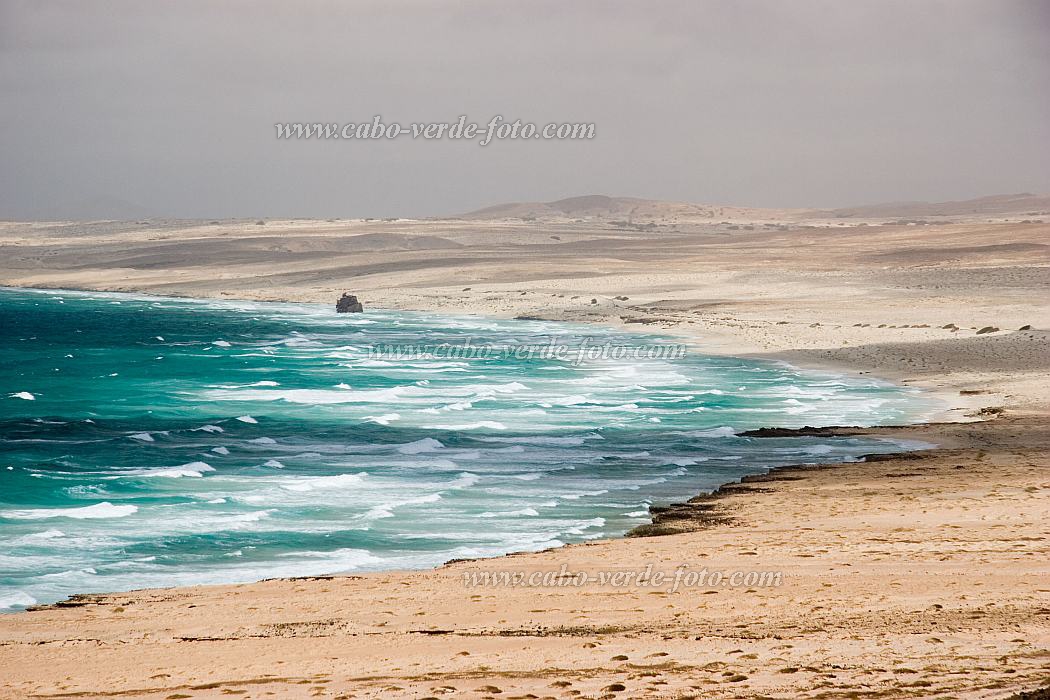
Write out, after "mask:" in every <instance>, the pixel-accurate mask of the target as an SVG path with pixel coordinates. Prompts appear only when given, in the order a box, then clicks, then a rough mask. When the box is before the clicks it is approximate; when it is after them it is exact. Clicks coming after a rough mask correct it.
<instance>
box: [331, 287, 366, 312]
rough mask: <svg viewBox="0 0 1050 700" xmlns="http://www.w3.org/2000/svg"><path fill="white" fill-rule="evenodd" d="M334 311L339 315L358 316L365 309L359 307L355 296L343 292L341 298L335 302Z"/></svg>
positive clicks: (359, 304) (359, 303)
mask: <svg viewBox="0 0 1050 700" xmlns="http://www.w3.org/2000/svg"><path fill="white" fill-rule="evenodd" d="M335 310H336V312H337V313H341V314H359V313H361V312H363V311H364V310H365V307H363V306H361V302H359V301H358V300H357V297H356V296H354V295H353V294H347V293H346V292H343V296H341V297H339V300H338V301H336V302H335Z"/></svg>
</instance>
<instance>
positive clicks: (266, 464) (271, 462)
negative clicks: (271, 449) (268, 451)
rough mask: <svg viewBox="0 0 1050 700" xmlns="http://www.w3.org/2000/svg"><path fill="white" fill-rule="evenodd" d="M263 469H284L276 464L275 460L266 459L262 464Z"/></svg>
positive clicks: (278, 463) (281, 465) (279, 464)
mask: <svg viewBox="0 0 1050 700" xmlns="http://www.w3.org/2000/svg"><path fill="white" fill-rule="evenodd" d="M263 466H264V467H273V468H274V469H284V465H283V464H281V463H280V462H278V461H277V460H276V459H268V460H266V461H265V462H263Z"/></svg>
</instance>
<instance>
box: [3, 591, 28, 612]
mask: <svg viewBox="0 0 1050 700" xmlns="http://www.w3.org/2000/svg"><path fill="white" fill-rule="evenodd" d="M35 604H36V598H34V597H33V596H31V595H29V594H28V593H23V592H22V591H11V592H10V593H2V594H0V610H13V609H15V608H28V607H29V606H30V605H35Z"/></svg>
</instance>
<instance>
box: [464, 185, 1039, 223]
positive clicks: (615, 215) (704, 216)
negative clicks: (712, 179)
mask: <svg viewBox="0 0 1050 700" xmlns="http://www.w3.org/2000/svg"><path fill="white" fill-rule="evenodd" d="M1007 214H1009V215H1012V216H1048V215H1050V196H1046V195H1035V194H1030V193H1022V194H999V195H992V196H989V197H981V198H979V199H968V200H964V201H959V202H891V203H886V204H870V205H864V206H857V207H844V208H841V209H763V208H754V207H734V206H721V205H717V204H689V203H686V202H664V201H660V200H654V199H639V198H637V197H607V196H605V195H602V194H590V195H584V196H582V197H568V198H567V199H559V200H556V201H553V202H511V203H508V204H497V205H495V206H491V207H485V208H484V209H478V210H477V211H472V212H469V213H467V214H463V215H462V216H461V217H460V218H464V219H471V220H498V219H523V220H526V221H531V220H537V221H552V220H562V221H564V220H575V219H584V220H587V219H597V220H605V221H610V222H626V223H630V224H636V225H638V224H646V223H658V224H669V223H675V222H683V223H685V222H698V221H707V222H710V221H715V222H717V221H742V220H749V221H761V220H770V221H783V220H785V219H793V220H801V219H850V218H856V219H917V218H924V217H948V216H954V217H960V218H962V217H975V216H977V217H984V216H1001V215H1007Z"/></svg>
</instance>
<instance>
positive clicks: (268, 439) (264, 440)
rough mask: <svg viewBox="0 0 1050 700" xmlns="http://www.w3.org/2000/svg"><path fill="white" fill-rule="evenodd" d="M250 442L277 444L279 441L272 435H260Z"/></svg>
mask: <svg viewBox="0 0 1050 700" xmlns="http://www.w3.org/2000/svg"><path fill="white" fill-rule="evenodd" d="M248 442H251V443H255V444H256V445H276V444H277V441H276V440H274V439H273V438H272V437H259V438H254V439H252V440H249V441H248Z"/></svg>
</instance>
